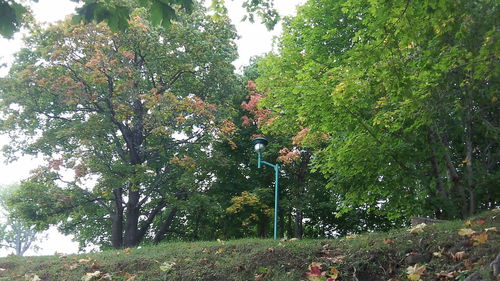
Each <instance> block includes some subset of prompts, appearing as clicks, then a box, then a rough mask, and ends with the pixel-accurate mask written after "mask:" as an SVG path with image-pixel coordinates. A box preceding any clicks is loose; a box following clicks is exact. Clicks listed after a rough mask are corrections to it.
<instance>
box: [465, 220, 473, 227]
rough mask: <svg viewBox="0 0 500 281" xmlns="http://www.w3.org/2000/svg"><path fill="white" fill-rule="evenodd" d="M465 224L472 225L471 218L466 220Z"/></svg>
mask: <svg viewBox="0 0 500 281" xmlns="http://www.w3.org/2000/svg"><path fill="white" fill-rule="evenodd" d="M464 225H465V226H471V225H472V221H471V220H468V221H466V222H465V223H464Z"/></svg>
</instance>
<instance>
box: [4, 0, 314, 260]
mask: <svg viewBox="0 0 500 281" xmlns="http://www.w3.org/2000/svg"><path fill="white" fill-rule="evenodd" d="M241 2H242V1H241V0H235V1H234V0H233V1H226V6H227V8H228V11H229V16H230V17H231V19H232V21H233V24H234V25H235V26H236V29H237V32H238V34H239V36H240V38H239V39H238V40H237V41H236V43H237V46H238V53H239V58H238V59H237V60H236V61H235V62H234V65H235V67H236V68H237V69H239V68H240V67H241V66H243V65H246V64H247V63H248V62H249V59H250V58H251V57H253V56H257V55H263V54H265V53H267V52H269V51H271V49H272V42H273V37H275V36H278V35H279V34H280V33H281V26H280V25H279V26H277V27H276V28H275V29H274V30H273V31H268V30H267V29H266V28H265V26H264V25H262V24H259V23H258V22H256V23H253V24H252V23H249V22H241V19H242V18H243V16H244V13H245V11H244V9H243V8H241ZM304 2H305V0H275V1H274V4H275V7H276V8H277V9H278V11H279V13H280V15H282V16H286V15H293V14H295V10H296V6H297V5H300V4H303V3H304ZM74 8H75V3H74V2H72V1H69V0H40V1H39V2H38V3H33V4H32V10H33V12H34V15H35V18H36V20H37V21H39V22H45V23H47V24H50V23H54V22H57V21H60V20H63V19H64V18H65V17H66V16H67V15H69V14H71V13H72V12H73V11H74ZM256 21H258V20H256ZM22 36H23V34H21V33H17V34H16V35H15V37H14V39H13V40H7V39H3V38H0V65H1V64H7V67H2V68H0V77H3V76H5V75H6V74H7V72H8V67H9V66H10V64H11V63H12V61H13V60H14V54H15V52H17V51H18V50H19V49H20V48H21V46H22V40H21V38H22ZM8 142H9V138H8V137H7V136H5V135H0V147H3V146H4V145H6V144H8ZM41 164H42V159H41V158H39V157H27V156H26V157H21V158H20V159H19V160H17V161H15V162H10V163H7V162H6V159H5V157H4V156H3V155H1V154H0V187H1V186H5V185H10V184H15V183H18V182H20V181H21V180H22V179H25V178H27V177H28V176H29V174H30V170H32V169H34V168H36V167H37V166H39V165H41ZM45 235H47V239H46V240H44V241H45V242H43V243H41V244H40V246H41V249H40V250H39V251H37V252H33V251H29V252H27V253H26V255H52V254H54V253H55V252H58V253H66V254H70V253H76V252H77V251H78V245H77V243H75V242H73V241H72V240H71V236H64V235H62V234H60V233H59V232H57V230H56V229H55V228H51V229H50V230H49V231H47V232H46V233H45ZM10 252H12V251H6V250H0V256H5V255H7V254H9V253H10Z"/></svg>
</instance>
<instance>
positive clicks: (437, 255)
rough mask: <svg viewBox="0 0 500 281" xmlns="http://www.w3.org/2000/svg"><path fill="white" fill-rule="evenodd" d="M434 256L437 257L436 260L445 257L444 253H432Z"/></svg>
mask: <svg viewBox="0 0 500 281" xmlns="http://www.w3.org/2000/svg"><path fill="white" fill-rule="evenodd" d="M432 255H433V256H434V257H436V258H440V257H442V256H443V253H441V252H434V253H432Z"/></svg>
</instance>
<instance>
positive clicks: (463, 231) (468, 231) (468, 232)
mask: <svg viewBox="0 0 500 281" xmlns="http://www.w3.org/2000/svg"><path fill="white" fill-rule="evenodd" d="M474 233H476V232H475V231H474V230H472V229H470V228H462V229H460V230H459V231H458V235H460V236H471V235H472V234H474Z"/></svg>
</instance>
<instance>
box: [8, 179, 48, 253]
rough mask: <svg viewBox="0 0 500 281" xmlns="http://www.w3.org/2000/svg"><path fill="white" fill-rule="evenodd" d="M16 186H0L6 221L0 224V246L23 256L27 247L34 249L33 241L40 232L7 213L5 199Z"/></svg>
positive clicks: (36, 239) (35, 240) (37, 237)
mask: <svg viewBox="0 0 500 281" xmlns="http://www.w3.org/2000/svg"><path fill="white" fill-rule="evenodd" d="M17 188H18V186H15V185H14V186H8V187H2V193H1V195H0V207H1V208H2V209H3V210H2V211H4V212H5V213H4V214H3V215H4V218H5V219H6V221H5V222H4V223H2V224H1V225H0V241H1V242H0V247H2V248H7V249H13V250H14V251H15V254H16V256H23V255H24V254H25V253H26V251H28V250H29V249H36V245H35V243H36V242H37V241H39V240H40V233H39V232H38V231H37V230H36V229H35V228H34V226H30V225H28V224H26V223H25V222H24V221H22V220H20V219H19V218H15V217H13V216H12V215H11V214H9V209H8V206H7V200H8V197H9V196H11V195H12V193H13V192H15V190H16V189H17Z"/></svg>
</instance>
